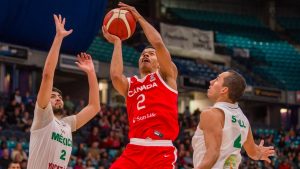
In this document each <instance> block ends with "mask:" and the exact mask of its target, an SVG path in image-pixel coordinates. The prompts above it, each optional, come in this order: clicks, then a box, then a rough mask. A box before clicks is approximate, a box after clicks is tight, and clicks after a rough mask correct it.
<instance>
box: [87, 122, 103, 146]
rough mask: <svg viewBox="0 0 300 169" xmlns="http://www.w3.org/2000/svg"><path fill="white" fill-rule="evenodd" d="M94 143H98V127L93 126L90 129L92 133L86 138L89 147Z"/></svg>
mask: <svg viewBox="0 0 300 169" xmlns="http://www.w3.org/2000/svg"><path fill="white" fill-rule="evenodd" d="M94 142H99V143H100V134H99V127H98V126H94V127H93V128H92V131H91V133H90V135H89V137H88V138H87V143H88V145H89V146H91V145H92V143H94Z"/></svg>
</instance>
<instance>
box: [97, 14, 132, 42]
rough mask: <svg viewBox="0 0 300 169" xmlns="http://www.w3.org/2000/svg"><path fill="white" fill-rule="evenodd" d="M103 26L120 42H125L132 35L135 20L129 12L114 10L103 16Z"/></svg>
mask: <svg viewBox="0 0 300 169" xmlns="http://www.w3.org/2000/svg"><path fill="white" fill-rule="evenodd" d="M103 25H104V26H105V27H106V28H107V30H108V32H109V33H110V34H113V35H116V36H118V37H119V38H120V39H121V40H126V39H128V38H130V37H131V36H132V34H133V33H134V31H135V27H136V20H135V18H134V17H133V15H132V14H131V12H129V11H127V10H120V9H118V8H116V9H112V10H111V11H109V12H108V13H107V14H106V15H105V17H104V21H103Z"/></svg>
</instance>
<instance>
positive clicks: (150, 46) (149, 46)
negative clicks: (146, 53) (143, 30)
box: [144, 45, 155, 50]
mask: <svg viewBox="0 0 300 169" xmlns="http://www.w3.org/2000/svg"><path fill="white" fill-rule="evenodd" d="M148 48H152V49H155V48H154V47H153V46H152V45H147V46H146V47H145V48H144V50H145V49H148Z"/></svg>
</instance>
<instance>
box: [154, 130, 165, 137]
mask: <svg viewBox="0 0 300 169" xmlns="http://www.w3.org/2000/svg"><path fill="white" fill-rule="evenodd" d="M154 134H155V135H156V136H158V137H160V138H163V136H164V135H163V134H162V133H161V132H159V131H157V130H155V131H154Z"/></svg>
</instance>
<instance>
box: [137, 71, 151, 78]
mask: <svg viewBox="0 0 300 169" xmlns="http://www.w3.org/2000/svg"><path fill="white" fill-rule="evenodd" d="M150 73H152V72H140V77H139V78H140V79H143V78H144V77H145V76H147V75H148V74H150Z"/></svg>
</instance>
